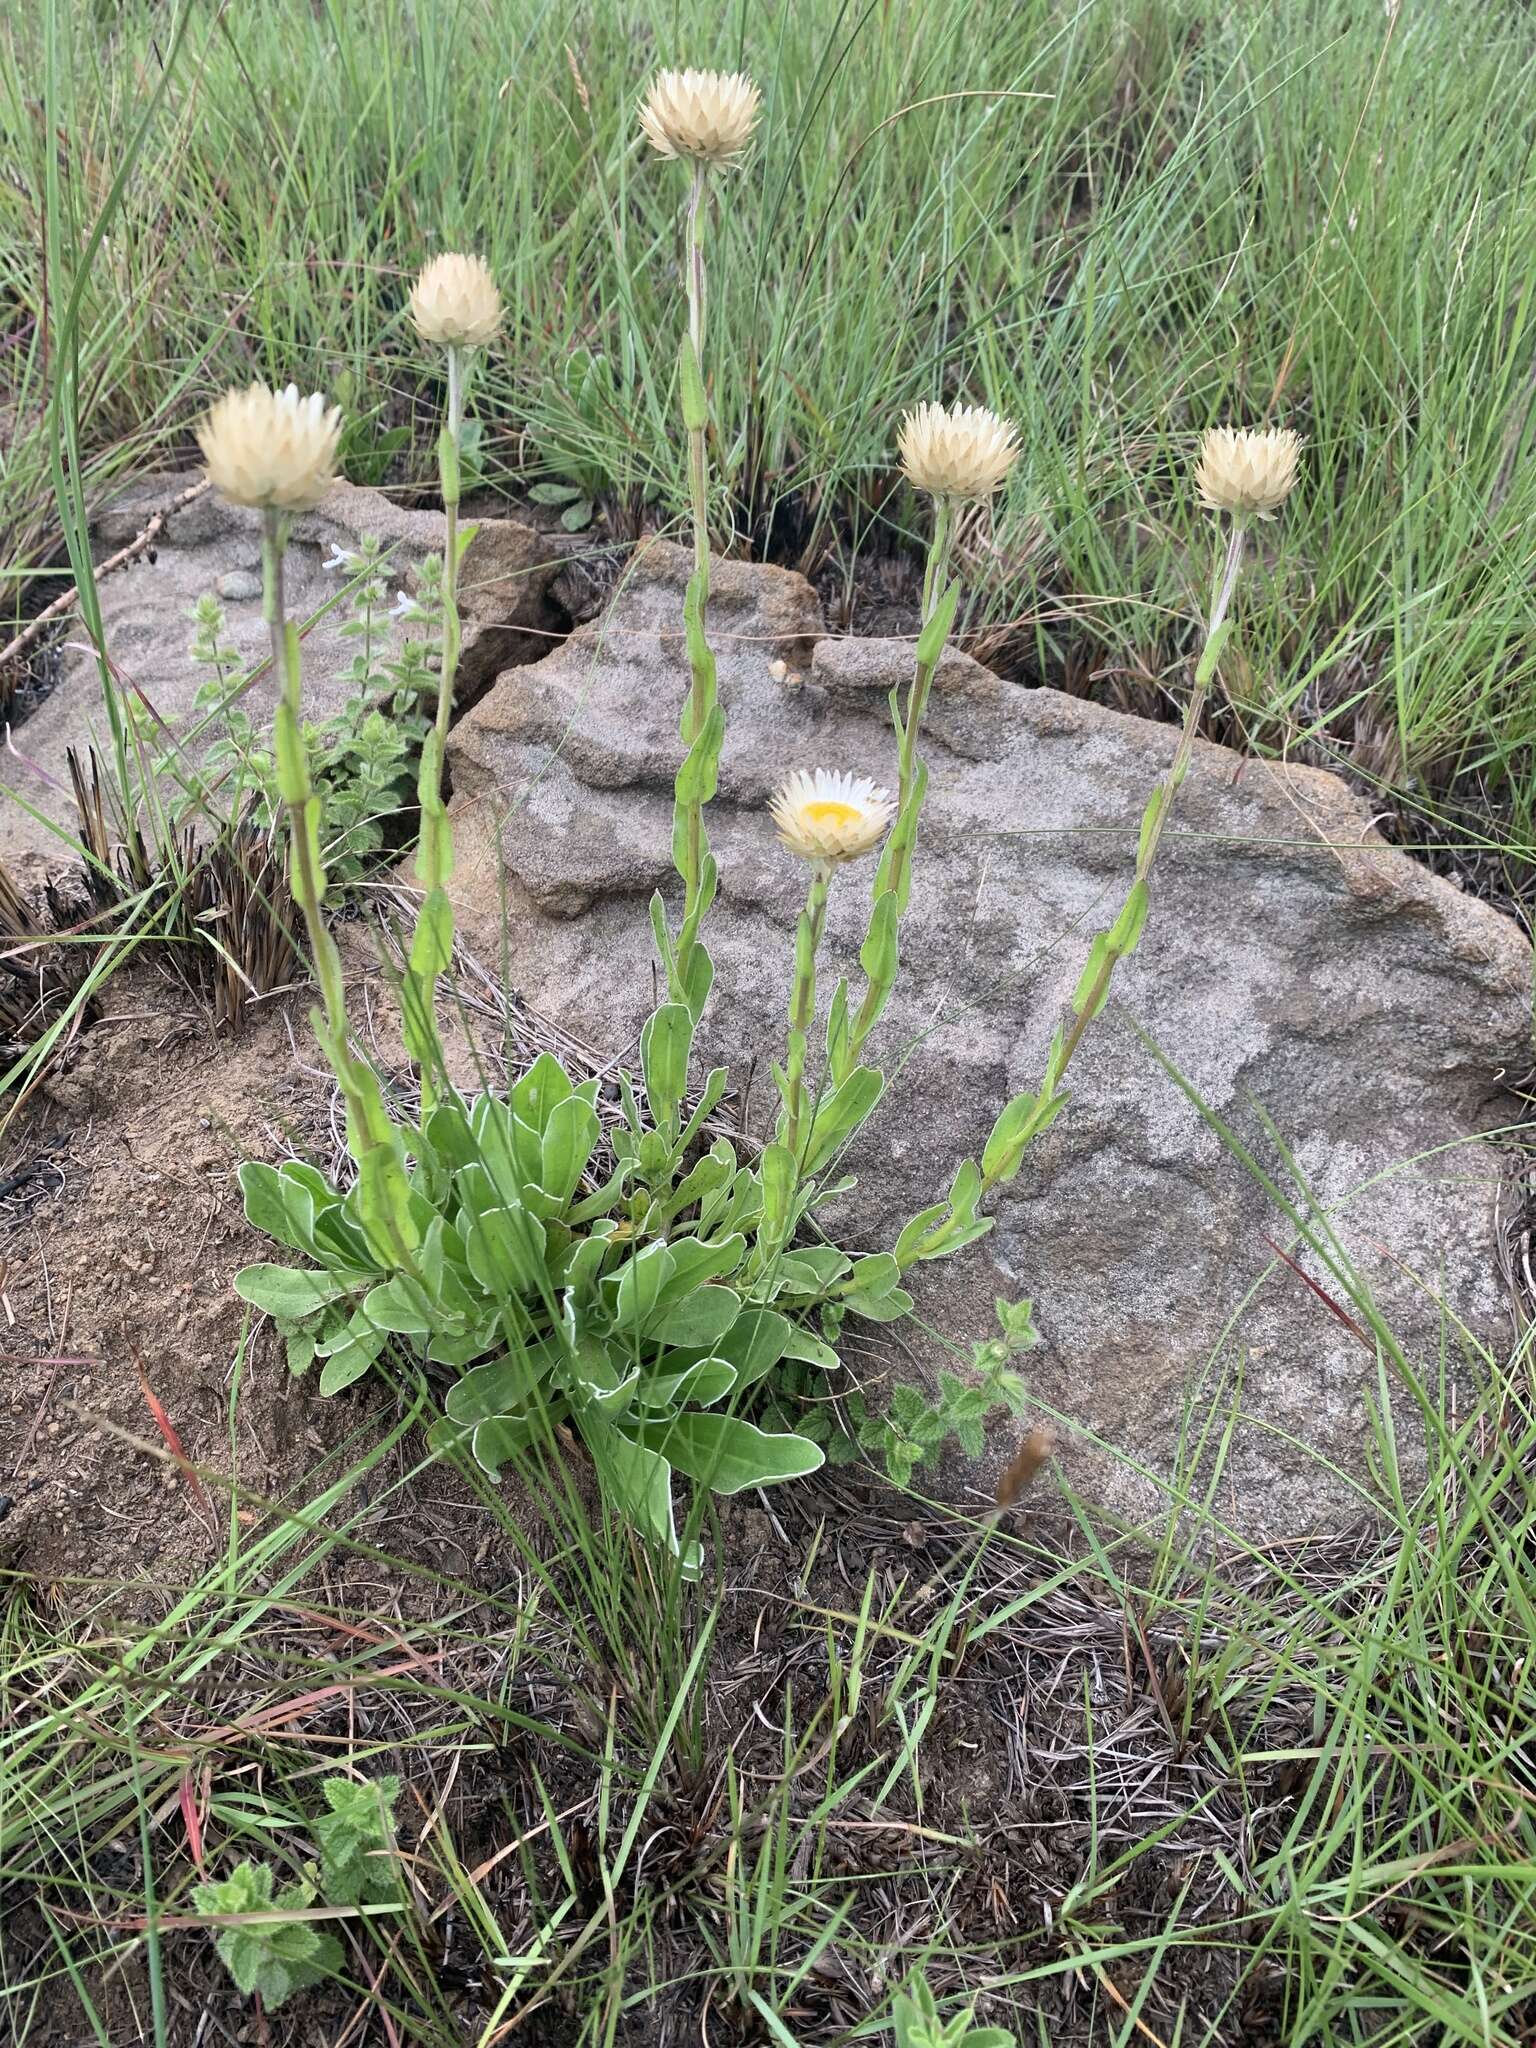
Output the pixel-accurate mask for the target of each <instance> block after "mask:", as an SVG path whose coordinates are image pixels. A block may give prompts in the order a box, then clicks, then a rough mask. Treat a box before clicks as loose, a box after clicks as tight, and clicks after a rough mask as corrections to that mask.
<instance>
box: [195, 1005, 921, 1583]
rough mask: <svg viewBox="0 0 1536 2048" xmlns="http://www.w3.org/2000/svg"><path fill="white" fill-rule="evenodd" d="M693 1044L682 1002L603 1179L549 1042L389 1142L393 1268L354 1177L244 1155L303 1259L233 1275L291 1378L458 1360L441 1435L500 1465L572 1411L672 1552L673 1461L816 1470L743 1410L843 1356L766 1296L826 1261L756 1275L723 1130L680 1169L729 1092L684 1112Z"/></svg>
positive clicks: (759, 1473) (270, 1221)
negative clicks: (756, 1392)
mask: <svg viewBox="0 0 1536 2048" xmlns="http://www.w3.org/2000/svg"><path fill="white" fill-rule="evenodd" d="M691 1038H692V1019H691V1017H690V1015H689V1012H688V1009H687V1007H686V1006H685V1005H682V1004H671V1005H666V1006H664V1008H663V1010H662V1011H660V1012H658V1014H657V1017H656V1018H653V1019H652V1021H651V1024H650V1025H649V1026H648V1027H647V1031H646V1034H645V1036H644V1039H643V1043H642V1059H643V1066H644V1074H645V1082H646V1092H647V1106H648V1108H649V1110H650V1115H649V1117H643V1116H642V1114H641V1111H640V1107H639V1103H638V1101H637V1099H636V1097H635V1093H634V1090H633V1089H632V1088H630V1087H629V1086H628V1084H626V1093H627V1101H628V1108H629V1115H628V1118H627V1122H626V1127H625V1129H624V1130H622V1131H621V1132H620V1133H619V1134H618V1139H617V1141H616V1143H615V1146H614V1152H615V1162H616V1163H615V1165H614V1169H613V1171H612V1172H611V1173H610V1174H609V1175H608V1177H607V1179H606V1180H605V1181H604V1182H603V1183H602V1185H601V1186H597V1187H594V1185H593V1180H594V1175H593V1171H592V1169H593V1164H594V1158H595V1155H596V1153H597V1150H598V1143H599V1137H600V1130H599V1123H598V1117H597V1112H596V1107H595V1104H596V1096H597V1085H598V1084H597V1082H596V1081H595V1080H594V1081H588V1082H586V1083H584V1084H583V1085H581V1086H580V1087H577V1086H575V1085H573V1083H572V1081H571V1079H570V1077H569V1075H567V1073H566V1072H565V1070H564V1068H563V1067H562V1066H561V1065H560V1063H559V1062H558V1061H557V1060H556V1059H554V1058H553V1057H552V1056H551V1055H549V1054H543V1055H541V1056H540V1058H539V1059H538V1060H536V1061H535V1062H534V1064H533V1066H532V1067H531V1068H530V1069H529V1070H528V1072H527V1073H526V1074H524V1075H523V1077H522V1078H521V1080H519V1081H518V1082H517V1084H516V1085H515V1086H514V1087H513V1088H512V1089H511V1091H510V1093H509V1094H508V1095H507V1096H506V1097H505V1098H504V1099H503V1098H501V1097H499V1096H495V1095H491V1094H482V1095H479V1096H477V1097H475V1098H474V1099H473V1100H472V1101H465V1100H463V1099H461V1098H459V1097H458V1096H456V1095H448V1096H446V1097H445V1098H444V1099H443V1100H441V1101H439V1102H438V1103H437V1104H436V1106H435V1107H433V1108H432V1109H431V1111H430V1112H429V1114H428V1115H427V1116H426V1118H425V1120H424V1122H423V1124H422V1126H421V1128H420V1129H419V1130H413V1131H409V1132H407V1133H405V1134H403V1135H404V1141H405V1145H406V1149H407V1151H408V1152H409V1153H410V1154H411V1156H412V1158H413V1160H414V1164H413V1167H412V1169H411V1172H410V1176H409V1193H408V1202H409V1216H408V1219H407V1221H408V1223H409V1225H410V1227H411V1230H412V1233H413V1234H414V1236H415V1239H416V1240H417V1242H416V1247H415V1250H414V1253H413V1256H412V1258H411V1260H410V1262H409V1263H408V1264H402V1263H399V1262H396V1263H395V1264H393V1265H391V1266H385V1265H384V1264H382V1263H381V1261H380V1259H379V1258H378V1257H377V1256H376V1254H375V1252H374V1250H373V1249H372V1246H373V1244H375V1243H376V1242H377V1238H376V1235H370V1233H369V1232H368V1231H366V1230H365V1228H364V1219H363V1216H362V1214H361V1212H360V1205H359V1194H358V1190H357V1189H356V1188H354V1189H352V1190H350V1191H348V1192H347V1193H345V1194H343V1193H341V1192H340V1191H339V1190H338V1189H336V1188H335V1187H333V1186H332V1185H331V1183H330V1182H329V1181H328V1180H327V1179H326V1178H325V1176H324V1175H323V1174H321V1173H319V1172H318V1171H317V1170H316V1169H315V1168H314V1167H312V1166H309V1165H306V1164H305V1163H304V1162H303V1161H300V1160H296V1159H290V1160H288V1161H287V1162H285V1164H284V1165H282V1166H281V1167H276V1168H274V1167H271V1166H267V1165H264V1164H261V1163H257V1162H248V1163H247V1164H246V1165H245V1166H244V1167H243V1168H242V1169H241V1186H242V1188H243V1191H244V1195H245V1210H246V1215H247V1217H248V1219H249V1220H250V1221H251V1223H252V1224H254V1225H255V1226H256V1227H257V1228H258V1229H260V1230H263V1231H265V1232H266V1234H267V1235H268V1236H269V1237H272V1238H274V1239H276V1241H277V1242H278V1243H280V1244H282V1245H285V1246H287V1247H288V1248H289V1249H290V1250H291V1251H295V1252H298V1253H300V1254H301V1255H302V1256H303V1257H304V1258H305V1259H306V1261H308V1263H307V1264H306V1265H304V1266H301V1267H294V1266H288V1265H278V1264H262V1265H254V1266H248V1267H246V1268H245V1269H244V1271H243V1272H241V1273H240V1274H239V1275H238V1276H237V1278H236V1282H235V1284H236V1288H237V1290H238V1292H239V1293H240V1295H241V1296H242V1297H243V1298H244V1299H245V1300H246V1301H248V1302H250V1303H251V1304H252V1305H253V1306H254V1307H257V1308H260V1309H263V1310H265V1311H266V1312H267V1313H269V1314H271V1315H272V1316H273V1317H274V1318H275V1319H276V1320H277V1323H278V1326H279V1328H280V1330H281V1331H282V1333H283V1335H284V1338H285V1340H286V1343H287V1348H288V1361H289V1364H290V1366H291V1367H292V1368H293V1369H294V1370H295V1371H299V1372H302V1371H305V1370H307V1369H309V1368H310V1367H311V1366H312V1365H313V1364H314V1363H316V1362H318V1363H319V1365H320V1390H321V1392H322V1393H324V1394H332V1393H336V1392H338V1391H339V1390H340V1389H341V1388H343V1387H345V1386H347V1385H349V1384H351V1382H352V1381H354V1380H356V1379H357V1378H358V1377H359V1376H360V1375H362V1374H363V1373H365V1372H367V1370H368V1369H369V1367H370V1366H371V1365H373V1364H374V1362H375V1361H376V1360H377V1359H378V1357H379V1355H380V1353H381V1352H382V1351H383V1350H384V1347H385V1345H386V1344H388V1343H390V1342H391V1341H392V1340H393V1341H395V1342H399V1343H403V1344H405V1345H407V1346H409V1347H410V1348H411V1349H412V1350H414V1352H415V1353H416V1355H417V1356H418V1357H420V1358H422V1359H424V1360H426V1361H427V1362H428V1363H429V1364H431V1365H435V1366H439V1367H442V1368H445V1369H447V1370H448V1371H450V1372H452V1373H453V1374H454V1375H456V1377H455V1378H454V1380H453V1383H452V1384H451V1386H450V1387H449V1389H448V1392H447V1395H446V1400H445V1404H444V1405H445V1410H446V1414H445V1417H444V1419H443V1420H442V1421H441V1422H440V1423H439V1424H438V1425H437V1426H436V1428H435V1431H434V1441H435V1442H436V1443H437V1444H438V1445H439V1446H441V1447H444V1448H447V1447H450V1446H451V1447H455V1448H458V1447H462V1448H464V1449H466V1450H468V1451H469V1452H470V1453H471V1454H472V1455H473V1456H474V1457H475V1458H476V1459H477V1461H478V1462H479V1463H480V1464H481V1465H482V1466H483V1468H484V1469H485V1470H486V1471H487V1472H488V1473H490V1474H491V1475H492V1476H493V1477H495V1476H499V1474H500V1471H501V1468H502V1467H503V1465H504V1464H505V1463H506V1462H507V1461H508V1460H509V1459H511V1458H512V1457H514V1456H515V1455H517V1454H519V1453H521V1452H523V1451H526V1450H534V1449H536V1448H538V1447H539V1446H541V1445H545V1444H548V1443H549V1442H550V1441H551V1432H552V1431H553V1429H554V1428H555V1426H556V1425H558V1424H560V1423H566V1424H568V1425H569V1426H570V1427H571V1428H573V1429H574V1430H576V1431H577V1432H578V1433H579V1434H580V1436H581V1438H582V1440H583V1442H584V1443H585V1444H586V1446H587V1449H588V1450H589V1452H590V1453H591V1456H592V1461H593V1465H594V1467H595V1469H596V1472H597V1476H598V1479H599V1482H600V1484H601V1486H602V1489H603V1492H604V1494H605V1496H606V1497H607V1499H608V1500H609V1502H610V1503H611V1505H612V1506H613V1507H614V1508H615V1509H616V1510H617V1511H619V1512H620V1513H622V1514H623V1515H625V1516H626V1517H627V1518H628V1519H629V1520H630V1521H631V1522H632V1523H634V1524H635V1526H636V1527H638V1528H639V1529H641V1530H642V1531H643V1532H644V1533H645V1534H647V1535H648V1536H650V1537H652V1538H654V1539H655V1540H656V1541H658V1542H660V1543H662V1544H664V1545H666V1546H667V1547H668V1548H670V1549H673V1550H675V1549H676V1548H677V1536H676V1529H675V1522H674V1518H673V1487H672V1481H673V1475H674V1473H680V1474H682V1475H683V1476H684V1477H685V1478H686V1479H689V1480H692V1481H694V1482H695V1483H697V1484H699V1485H704V1486H709V1487H712V1488H714V1489H715V1491H717V1492H721V1493H733V1492H737V1491H740V1490H741V1489H742V1488H745V1487H751V1486H761V1485H765V1484H768V1483H769V1482H771V1481H773V1480H776V1479H788V1478H793V1477H796V1476H798V1475H800V1474H802V1473H805V1472H809V1471H812V1470H814V1469H815V1468H816V1467H817V1466H818V1465H819V1464H820V1463H821V1460H822V1453H821V1451H820V1450H819V1449H818V1448H817V1447H816V1446H815V1445H814V1444H812V1443H811V1442H810V1441H809V1440H808V1439H806V1438H804V1437H801V1436H798V1435H795V1434H793V1433H787V1432H786V1433H773V1432H769V1431H765V1430H762V1429H758V1428H756V1427H755V1426H754V1425H753V1424H752V1423H750V1422H748V1421H746V1420H744V1419H743V1418H742V1416H741V1415H740V1414H739V1413H737V1412H736V1410H737V1408H738V1407H739V1405H740V1402H741V1399H742V1397H743V1395H745V1394H746V1393H748V1392H749V1391H750V1389H751V1388H752V1387H753V1386H754V1385H755V1384H756V1382H757V1381H758V1380H760V1379H761V1378H762V1377H763V1375H764V1374H765V1373H767V1372H768V1371H770V1370H771V1369H772V1367H773V1366H774V1365H776V1364H777V1363H778V1362H779V1361H780V1360H781V1359H783V1358H785V1357H800V1358H803V1359H808V1360H810V1361H812V1362H814V1363H818V1364H823V1365H835V1364H836V1362H837V1361H836V1354H835V1353H834V1352H832V1351H831V1350H830V1348H829V1347H828V1346H827V1345H826V1344H825V1343H823V1342H822V1341H821V1339H819V1338H817V1337H814V1336H812V1335H811V1334H810V1333H809V1332H807V1331H804V1330H802V1329H800V1328H799V1327H798V1325H797V1323H796V1322H795V1321H794V1320H793V1318H792V1316H791V1315H789V1314H786V1313H783V1312H782V1311H781V1310H780V1309H777V1308H775V1307H774V1306H772V1303H773V1300H774V1299H775V1297H776V1296H777V1295H779V1294H785V1295H787V1296H788V1297H789V1298H790V1301H791V1303H792V1304H797V1303H798V1301H800V1300H804V1299H805V1298H806V1294H807V1293H808V1292H809V1291H810V1290H812V1289H819V1288H820V1286H821V1284H822V1275H821V1272H820V1270H819V1268H818V1267H817V1265H816V1263H815V1261H814V1259H812V1260H811V1261H810V1262H809V1263H807V1262H806V1261H804V1260H788V1261H782V1262H779V1267H778V1269H777V1270H774V1271H772V1272H771V1273H765V1272H764V1271H763V1270H762V1269H761V1261H760V1260H759V1258H758V1256H757V1253H758V1249H759V1248H758V1246H757V1242H756V1236H757V1231H758V1227H759V1225H760V1223H761V1220H762V1218H763V1215H764V1213H765V1204H764V1197H763V1183H762V1179H761V1177H760V1176H759V1175H758V1174H757V1173H756V1172H754V1171H753V1170H751V1169H749V1168H746V1167H742V1166H740V1165H739V1164H738V1163H737V1161H736V1157H735V1154H734V1151H733V1150H732V1148H731V1146H730V1145H729V1143H727V1142H726V1141H724V1140H723V1139H722V1140H717V1141H716V1143H715V1144H713V1145H712V1146H710V1147H709V1148H708V1149H707V1150H705V1151H704V1152H703V1153H702V1156H699V1157H697V1158H694V1159H692V1163H691V1164H689V1165H688V1166H687V1168H686V1170H685V1171H684V1170H682V1168H683V1166H684V1161H685V1159H687V1158H689V1157H691V1155H692V1154H694V1153H696V1152H697V1151H698V1142H699V1133H700V1129H701V1126H702V1124H703V1122H704V1120H705V1118H706V1116H707V1114H708V1107H709V1106H712V1104H713V1103H714V1102H717V1101H718V1099H719V1094H720V1090H721V1089H722V1088H723V1085H724V1076H723V1074H717V1075H713V1076H711V1077H710V1082H709V1084H708V1086H707V1087H706V1091H705V1094H704V1097H703V1098H702V1100H701V1103H700V1104H699V1105H696V1106H695V1107H694V1109H693V1110H692V1112H691V1113H690V1114H688V1115H686V1116H685V1114H684V1105H683V1076H684V1075H685V1074H686V1071H687V1055H688V1050H689V1047H690V1045H691ZM834 1256H840V1255H834ZM802 1266H803V1267H804V1270H801V1268H802ZM889 1277H890V1279H891V1281H892V1283H894V1279H895V1277H896V1275H895V1271H894V1264H893V1263H892V1270H891V1274H890V1276H889Z"/></svg>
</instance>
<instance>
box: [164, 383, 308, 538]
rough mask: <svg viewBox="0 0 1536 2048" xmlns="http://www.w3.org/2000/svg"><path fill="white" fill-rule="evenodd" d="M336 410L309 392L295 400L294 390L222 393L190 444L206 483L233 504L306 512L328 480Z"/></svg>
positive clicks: (252, 387) (257, 387)
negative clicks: (205, 469)
mask: <svg viewBox="0 0 1536 2048" xmlns="http://www.w3.org/2000/svg"><path fill="white" fill-rule="evenodd" d="M340 439H341V407H340V406H339V405H333V406H331V407H330V409H329V410H327V408H326V403H325V400H324V399H323V398H322V397H321V395H320V393H319V392H318V391H316V392H315V393H314V394H313V395H312V396H311V397H309V398H300V396H299V387H298V386H297V384H290V385H289V386H288V388H287V389H286V390H285V391H269V390H268V389H267V387H266V385H265V384H250V385H247V387H246V389H245V390H244V391H226V392H225V394H224V396H223V397H222V398H220V399H218V400H217V401H216V402H215V403H214V404H213V406H212V407H210V409H209V410H208V411H207V412H206V413H205V414H204V415H203V417H202V419H201V420H200V421H199V422H198V427H197V445H198V447H199V448H201V449H202V451H203V460H204V461H205V462H206V463H207V465H208V477H209V481H210V482H211V483H212V484H213V485H214V487H215V488H216V489H217V490H220V491H222V492H223V494H224V496H225V497H226V498H228V499H229V501H230V502H231V504H234V505H259V506H261V507H263V508H264V509H271V510H277V511H281V512H307V511H308V510H309V509H310V507H311V506H312V505H318V504H319V502H320V500H321V499H322V498H323V497H324V496H325V494H326V492H327V491H328V490H329V489H330V488H331V485H332V484H333V483H334V482H335V481H336V476H335V470H336V444H337V442H338V441H339V440H340Z"/></svg>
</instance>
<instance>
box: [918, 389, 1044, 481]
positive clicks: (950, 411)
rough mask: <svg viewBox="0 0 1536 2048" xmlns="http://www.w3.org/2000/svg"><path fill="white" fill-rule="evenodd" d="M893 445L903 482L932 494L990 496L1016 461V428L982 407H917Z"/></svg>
mask: <svg viewBox="0 0 1536 2048" xmlns="http://www.w3.org/2000/svg"><path fill="white" fill-rule="evenodd" d="M896 445H897V449H898V452H899V453H900V456H901V466H902V469H903V470H904V472H905V473H906V477H907V481H908V482H909V483H912V484H915V485H916V486H917V488H918V489H919V490H920V491H927V492H928V494H929V496H930V497H934V498H990V497H991V495H992V493H993V492H994V491H995V490H996V489H997V488H998V486H999V485H1000V484H1001V483H1002V482H1003V480H1004V479H1005V478H1006V476H1007V474H1008V472H1009V470H1010V469H1012V467H1013V465H1014V464H1015V462H1017V461H1018V459H1019V435H1018V429H1017V428H1016V427H1015V426H1014V425H1013V422H1012V421H1011V420H1004V419H999V418H998V416H997V414H996V413H995V412H989V411H988V410H987V408H986V407H985V406H984V405H953V406H950V407H948V408H947V409H946V408H945V407H944V406H942V405H935V404H933V403H931V402H930V403H929V404H927V405H920V406H918V408H917V410H916V411H915V412H909V413H907V414H906V415H905V416H904V417H903V419H902V422H901V433H900V435H899V437H898V440H897V444H896Z"/></svg>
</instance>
